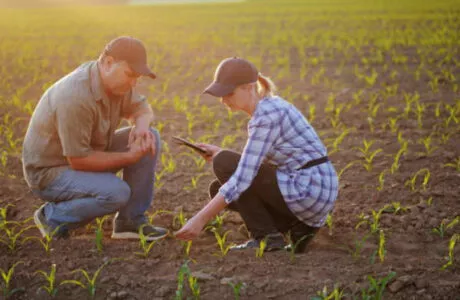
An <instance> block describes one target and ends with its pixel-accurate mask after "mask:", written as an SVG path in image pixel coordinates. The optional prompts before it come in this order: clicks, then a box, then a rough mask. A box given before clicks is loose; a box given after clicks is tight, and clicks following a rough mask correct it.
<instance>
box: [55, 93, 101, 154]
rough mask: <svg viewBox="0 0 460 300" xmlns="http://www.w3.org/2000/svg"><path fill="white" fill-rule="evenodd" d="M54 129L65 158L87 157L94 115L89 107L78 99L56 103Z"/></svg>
mask: <svg viewBox="0 0 460 300" xmlns="http://www.w3.org/2000/svg"><path fill="white" fill-rule="evenodd" d="M55 118H56V128H57V133H58V136H59V140H60V142H61V146H62V152H63V155H64V156H67V157H69V156H70V157H82V156H87V155H88V153H89V152H90V151H91V150H92V149H91V133H92V128H93V124H94V114H93V112H92V110H91V107H89V106H87V105H85V104H84V102H83V101H78V99H71V101H65V102H64V101H62V102H60V103H58V105H57V107H56V111H55Z"/></svg>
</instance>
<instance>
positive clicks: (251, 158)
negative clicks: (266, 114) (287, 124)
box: [219, 118, 279, 203]
mask: <svg viewBox="0 0 460 300" xmlns="http://www.w3.org/2000/svg"><path fill="white" fill-rule="evenodd" d="M276 123H277V122H274V121H273V120H270V119H269V118H266V119H259V120H256V121H255V122H252V123H251V122H250V123H249V126H248V133H249V137H248V141H247V142H246V145H245V147H244V150H243V153H242V155H241V159H240V161H239V162H238V167H237V168H236V171H235V172H234V173H233V175H232V176H231V177H230V179H229V180H228V181H227V182H226V183H225V184H224V185H222V186H221V188H220V189H219V193H220V194H221V195H223V196H224V199H225V202H226V203H230V202H232V201H236V200H237V199H238V198H239V197H240V196H241V194H242V193H243V192H244V191H246V190H247V189H248V188H249V186H250V185H251V184H252V181H253V180H254V178H255V177H256V175H257V173H258V172H259V169H260V166H261V165H262V162H263V161H264V158H265V157H266V155H267V152H268V151H269V150H270V148H271V147H272V145H273V144H274V142H275V140H276V138H277V137H278V136H279V126H278V124H276Z"/></svg>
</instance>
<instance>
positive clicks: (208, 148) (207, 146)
mask: <svg viewBox="0 0 460 300" xmlns="http://www.w3.org/2000/svg"><path fill="white" fill-rule="evenodd" d="M197 146H199V147H201V148H203V149H204V150H206V151H207V152H208V154H202V155H201V156H202V157H203V158H204V159H206V160H207V161H208V162H209V161H212V159H213V158H214V157H215V156H216V155H217V153H219V152H220V151H222V149H221V148H220V147H217V146H216V145H210V144H202V143H199V144H197Z"/></svg>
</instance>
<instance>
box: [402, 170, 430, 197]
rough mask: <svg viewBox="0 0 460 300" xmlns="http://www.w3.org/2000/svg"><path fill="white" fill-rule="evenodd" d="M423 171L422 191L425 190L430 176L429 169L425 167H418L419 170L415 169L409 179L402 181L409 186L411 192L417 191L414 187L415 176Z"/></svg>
mask: <svg viewBox="0 0 460 300" xmlns="http://www.w3.org/2000/svg"><path fill="white" fill-rule="evenodd" d="M423 173H424V174H425V175H424V177H423V181H422V191H426V188H427V185H428V182H429V180H430V176H431V173H430V170H428V169H427V168H423V169H420V170H419V171H417V172H416V173H415V174H414V175H413V176H412V177H411V178H410V179H409V180H407V181H406V182H405V183H404V186H409V188H410V190H411V191H412V192H416V191H417V188H416V183H417V178H418V176H420V175H422V174H423Z"/></svg>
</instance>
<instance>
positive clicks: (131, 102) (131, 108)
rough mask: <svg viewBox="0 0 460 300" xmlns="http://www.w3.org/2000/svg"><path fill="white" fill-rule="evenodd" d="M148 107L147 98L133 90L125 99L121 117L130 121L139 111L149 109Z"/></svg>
mask: <svg viewBox="0 0 460 300" xmlns="http://www.w3.org/2000/svg"><path fill="white" fill-rule="evenodd" d="M148 107H149V104H148V103H147V97H145V96H144V95H141V94H138V93H136V92H134V91H133V90H131V91H130V92H129V93H128V94H127V96H126V97H125V98H124V99H123V104H122V109H121V116H122V117H123V118H125V119H129V118H130V117H131V116H132V115H134V114H136V113H137V112H138V111H140V110H143V109H147V108H148Z"/></svg>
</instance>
